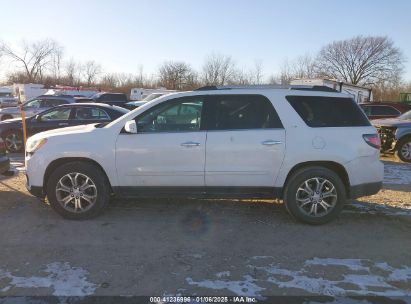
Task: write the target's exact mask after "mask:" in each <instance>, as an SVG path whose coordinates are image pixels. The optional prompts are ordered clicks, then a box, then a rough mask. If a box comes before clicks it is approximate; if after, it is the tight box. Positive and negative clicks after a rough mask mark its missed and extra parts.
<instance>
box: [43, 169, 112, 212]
mask: <svg viewBox="0 0 411 304" xmlns="http://www.w3.org/2000/svg"><path fill="white" fill-rule="evenodd" d="M70 177H71V178H70ZM87 178H88V180H87ZM81 186H83V187H81ZM46 187H47V188H46V193H47V197H48V201H49V203H50V205H51V207H52V208H53V209H54V210H55V211H56V212H57V213H58V214H60V215H61V216H62V217H64V218H66V219H70V220H85V219H90V218H93V217H95V216H97V215H99V214H100V213H101V212H102V211H103V210H104V208H105V207H106V205H107V204H108V202H109V200H110V184H109V182H108V180H107V178H106V175H105V173H104V172H103V171H102V170H101V169H100V168H99V167H97V166H96V165H93V164H91V163H89V162H84V161H74V162H69V163H66V164H63V165H61V166H60V167H57V169H55V170H54V171H53V172H52V173H51V175H50V177H49V179H48V181H47V186H46ZM82 188H83V189H82ZM78 201H79V202H80V203H78ZM64 202H65V203H64Z"/></svg>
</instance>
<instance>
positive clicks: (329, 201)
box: [284, 167, 346, 225]
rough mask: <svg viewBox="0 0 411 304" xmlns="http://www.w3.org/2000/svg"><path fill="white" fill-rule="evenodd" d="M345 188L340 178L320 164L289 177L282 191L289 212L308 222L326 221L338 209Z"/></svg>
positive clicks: (343, 198)
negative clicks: (283, 191)
mask: <svg viewBox="0 0 411 304" xmlns="http://www.w3.org/2000/svg"><path fill="white" fill-rule="evenodd" d="M345 201H346V191H345V187H344V184H343V182H342V181H341V178H340V177H339V176H338V175H337V174H336V173H335V172H333V171H331V170H329V169H327V168H323V167H306V168H303V169H300V170H298V171H297V172H295V173H294V174H293V175H292V176H291V177H290V179H289V182H288V183H287V186H286V188H285V193H284V203H285V206H286V208H287V210H288V212H289V213H290V214H291V215H292V216H293V217H295V218H296V219H297V220H299V221H302V222H304V223H307V224H313V225H319V224H325V223H327V222H329V221H331V220H332V219H334V218H335V217H337V215H338V214H339V213H340V212H341V210H342V208H343V206H344V203H345Z"/></svg>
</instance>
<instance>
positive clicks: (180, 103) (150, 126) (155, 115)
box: [136, 96, 203, 133]
mask: <svg viewBox="0 0 411 304" xmlns="http://www.w3.org/2000/svg"><path fill="white" fill-rule="evenodd" d="M202 108H203V97H202V96H193V97H182V98H176V99H173V100H171V101H168V102H165V103H162V104H160V105H158V106H155V107H153V108H151V109H149V110H148V111H146V112H144V113H143V114H142V115H140V116H138V117H137V118H136V121H137V126H138V127H137V129H138V132H139V133H148V132H191V131H198V130H200V125H201V112H202Z"/></svg>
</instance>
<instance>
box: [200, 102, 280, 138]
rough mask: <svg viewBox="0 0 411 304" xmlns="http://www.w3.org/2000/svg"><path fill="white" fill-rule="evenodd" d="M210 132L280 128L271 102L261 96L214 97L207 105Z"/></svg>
mask: <svg viewBox="0 0 411 304" xmlns="http://www.w3.org/2000/svg"><path fill="white" fill-rule="evenodd" d="M207 113H208V115H209V116H208V117H207V126H208V128H209V129H210V130H241V129H267V128H282V127H283V126H282V123H281V121H280V119H279V117H278V115H277V113H276V111H275V110H274V107H273V105H272V104H271V102H270V101H269V100H268V99H267V98H266V97H264V96H261V95H216V96H212V97H211V100H210V105H209V111H208V112H207Z"/></svg>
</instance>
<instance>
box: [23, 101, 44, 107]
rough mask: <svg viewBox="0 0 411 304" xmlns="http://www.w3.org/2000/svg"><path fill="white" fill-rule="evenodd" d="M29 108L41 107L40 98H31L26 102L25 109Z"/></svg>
mask: <svg viewBox="0 0 411 304" xmlns="http://www.w3.org/2000/svg"><path fill="white" fill-rule="evenodd" d="M28 108H34V109H38V108H40V100H38V99H34V100H30V101H28V102H26V103H25V104H24V105H23V109H28Z"/></svg>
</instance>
